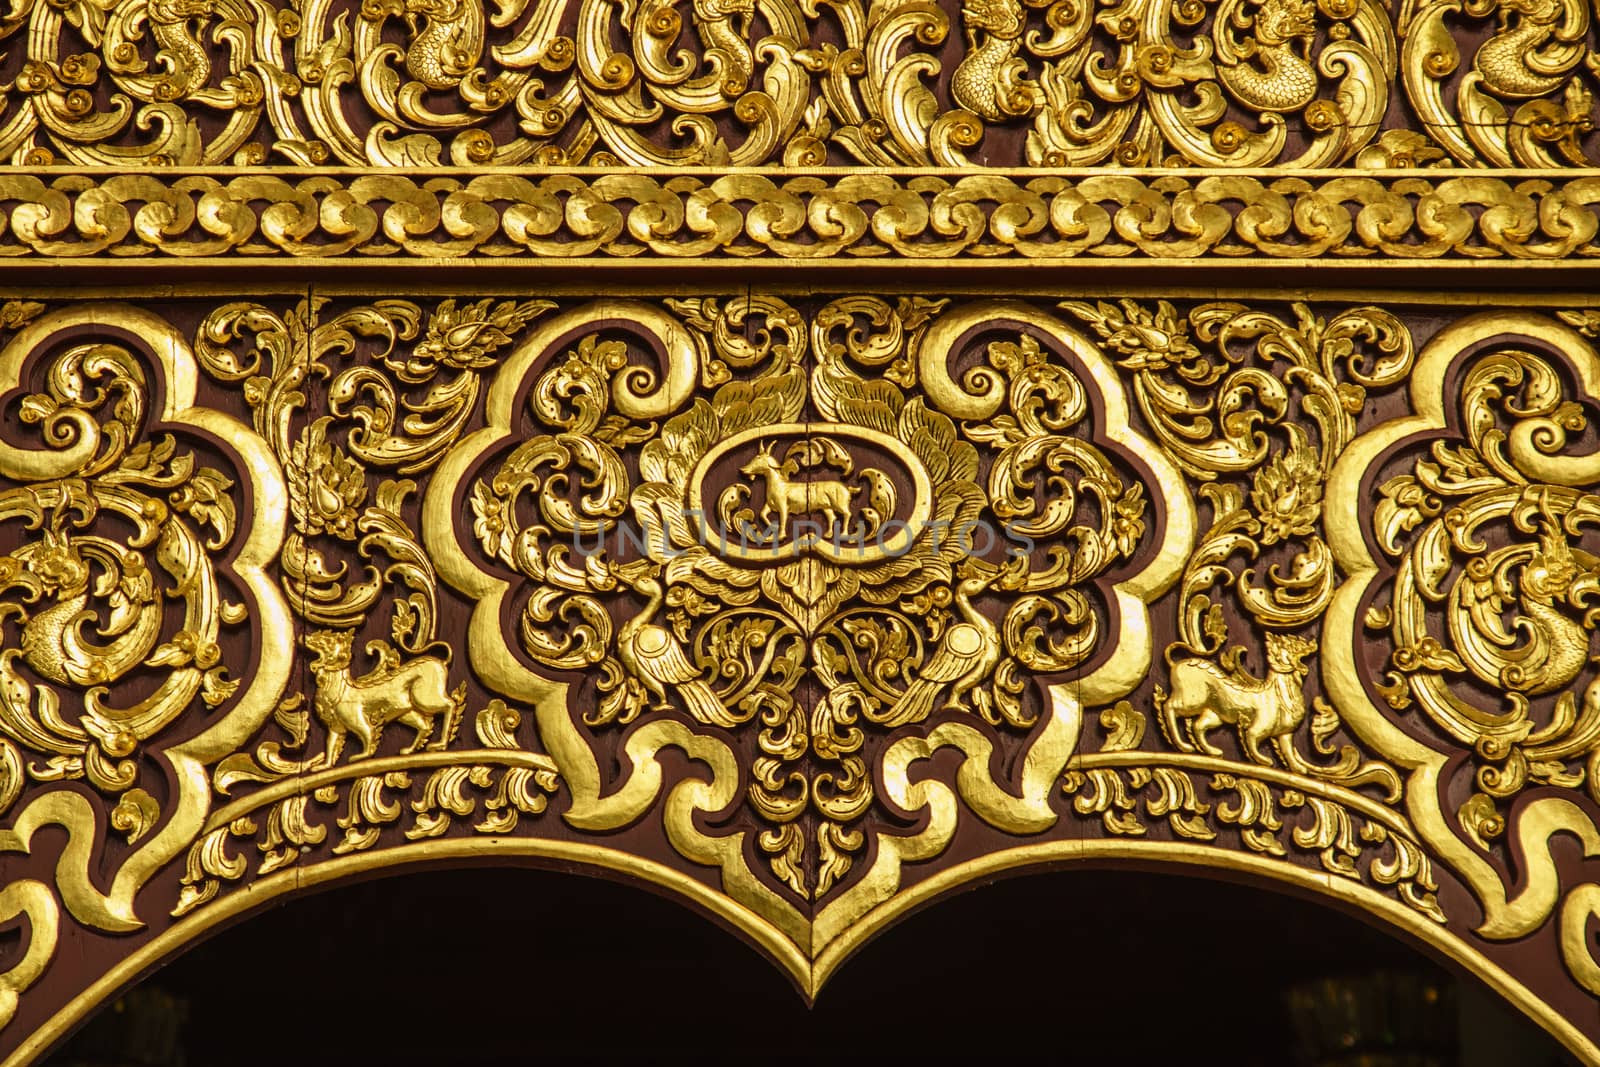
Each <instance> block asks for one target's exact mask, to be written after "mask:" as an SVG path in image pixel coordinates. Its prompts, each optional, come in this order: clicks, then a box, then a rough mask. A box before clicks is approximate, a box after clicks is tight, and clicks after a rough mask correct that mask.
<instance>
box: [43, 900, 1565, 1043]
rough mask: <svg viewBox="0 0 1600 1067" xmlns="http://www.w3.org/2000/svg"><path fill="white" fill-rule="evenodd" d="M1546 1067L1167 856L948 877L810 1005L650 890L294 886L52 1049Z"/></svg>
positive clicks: (1307, 929) (1272, 903)
mask: <svg viewBox="0 0 1600 1067" xmlns="http://www.w3.org/2000/svg"><path fill="white" fill-rule="evenodd" d="M1015 1052H1028V1053H1031V1054H1037V1053H1045V1052H1048V1053H1050V1054H1051V1055H1053V1056H1056V1057H1057V1058H1060V1059H1061V1060H1062V1061H1063V1062H1077V1063H1184V1064H1205V1063H1228V1064H1230V1065H1235V1067H1253V1065H1261V1067H1267V1065H1271V1067H1286V1065H1292V1064H1315V1065H1318V1067H1322V1065H1327V1067H1335V1065H1338V1067H1354V1065H1357V1064H1361V1065H1363V1067H1401V1065H1405V1067H1489V1065H1497V1067H1498V1065H1502V1064H1506V1063H1516V1064H1518V1065H1519V1067H1556V1065H1563V1067H1564V1065H1567V1064H1571V1063H1574V1062H1575V1061H1573V1060H1572V1059H1571V1058H1570V1057H1569V1056H1567V1054H1566V1053H1564V1052H1563V1051H1562V1050H1561V1049H1560V1047H1559V1046H1558V1045H1557V1043H1556V1042H1555V1041H1554V1039H1552V1038H1551V1037H1549V1036H1548V1035H1546V1034H1545V1033H1543V1032H1542V1031H1541V1030H1539V1029H1538V1027H1536V1026H1535V1025H1534V1024H1532V1023H1531V1022H1529V1021H1527V1020H1526V1019H1524V1018H1522V1017H1520V1016H1518V1015H1516V1014H1515V1013H1514V1012H1513V1010H1512V1009H1511V1008H1509V1006H1507V1005H1505V1004H1503V1003H1502V1002H1500V1001H1499V1000H1498V999H1497V998H1495V997H1494V996H1493V995H1492V994H1490V993H1489V992H1488V991H1487V990H1485V989H1483V988H1481V987H1480V986H1479V985H1478V984H1477V983H1476V982H1475V981H1473V980H1471V979H1470V978H1469V979H1462V978H1460V977H1458V976H1456V975H1454V974H1450V973H1447V972H1446V971H1444V970H1442V969H1441V968H1439V967H1438V966H1437V965H1436V964H1435V963H1433V962H1432V961H1431V960H1430V959H1428V958H1426V957H1425V956H1423V955H1422V954H1421V953H1419V952H1418V951H1416V950H1415V949H1413V948H1412V947H1411V946H1409V945H1407V944H1403V943H1401V942H1399V941H1397V940H1394V939H1393V938H1391V937H1390V936H1389V935H1387V934H1385V933H1382V932H1380V931H1378V930H1376V929H1374V928H1372V927H1369V926H1367V925H1365V924H1363V923H1361V922H1359V921H1358V920H1356V919H1353V918H1351V917H1349V916H1347V915H1345V914H1343V913H1340V912H1336V911H1333V910H1330V909H1328V908H1326V907H1324V906H1320V905H1317V904H1314V903H1311V902H1309V901H1305V900H1302V899H1299V898H1296V897H1291V896H1286V895H1284V894H1282V893H1278V892H1273V891H1268V890H1265V889H1261V888H1257V887H1253V886H1244V885H1238V884H1233V883H1224V882H1218V881H1212V880H1208V879H1202V878H1194V877H1185V876H1182V875H1175V874H1151V873H1144V872H1137V871H1105V870H1092V871H1081V870H1080V871H1073V872H1068V873H1052V874H1040V875H1030V876H1025V877H1018V878H1013V879H1007V880H1004V881H1001V882H998V883H995V884H992V885H988V886H984V887H982V888H980V889H979V890H977V891H975V892H968V893H962V894H959V895H957V896H955V897H952V898H950V899H947V900H944V901H942V902H940V903H938V904H936V905H934V906H933V907H931V908H929V909H926V910H924V911H922V912H920V913H918V914H915V915H913V916H911V917H910V918H908V919H906V920H905V921H904V922H902V923H900V924H899V925H898V926H896V927H894V928H893V929H890V930H888V931H887V932H885V933H884V934H883V935H882V936H880V937H879V938H877V939H876V940H875V941H873V942H872V943H871V944H870V945H869V946H868V947H867V948H866V949H864V950H863V951H862V952H861V953H860V955H859V956H858V957H857V958H855V959H853V960H852V961H850V962H849V963H848V964H847V965H846V966H845V967H844V968H843V969H842V970H841V971H840V972H839V973H838V974H837V975H836V976H835V977H834V978H833V979H832V980H831V982H830V983H829V984H828V985H827V986H826V987H825V988H824V989H823V990H822V992H821V995H820V996H819V998H818V1001H817V1003H816V1005H815V1006H814V1007H812V1008H809V1009H808V1008H807V1007H806V1005H805V1004H804V1002H803V1001H802V999H801V997H800V996H799V994H797V993H796V992H795V990H794V988H793V987H792V986H790V985H789V983H788V981H787V980H786V979H785V978H784V977H783V975H782V974H781V973H780V972H779V971H778V970H777V969H776V968H774V967H773V966H771V965H770V964H769V963H768V962H767V961H765V960H763V959H761V958H760V957H759V956H758V955H757V954H756V953H755V952H753V951H751V950H750V949H749V948H748V947H746V946H745V945H744V944H742V943H741V942H740V941H738V940H737V939H736V938H735V937H733V936H732V935H731V934H728V933H725V932H723V931H721V930H719V929H717V928H715V927H714V926H712V925H711V924H709V923H707V922H706V921H705V920H704V919H702V918H701V917H699V916H697V915H695V914H693V913H692V912H691V911H689V910H688V909H686V908H684V907H682V906H681V905H679V904H678V903H676V902H673V901H671V900H668V899H665V898H662V897H657V896H653V895H651V894H649V893H645V892H641V891H640V890H638V889H636V888H633V887H629V886H624V885H619V884H614V883H610V882H606V881H601V880H596V879H592V878H573V877H567V876H564V875H562V874H558V873H553V872H548V871H533V870H522V869H498V868H497V869H487V868H475V869H466V870H454V871H432V872H421V873H410V874H405V875H402V876H398V877H390V878H385V879H380V880H375V881H368V882H363V883H359V884H355V885H346V886H341V887H339V888H336V889H333V890H331V891H328V892H324V893H319V894H315V895H310V896H303V897H297V898H291V899H289V900H288V901H287V902H285V903H283V904H280V905H277V906H274V907H272V908H270V909H269V910H267V911H265V912H263V913H261V914H258V915H256V916H255V917H253V918H252V919H250V920H247V921H246V922H244V923H243V924H242V925H239V926H236V927H234V928H231V929H229V930H226V931H224V932H223V933H221V934H219V935H217V936H215V937H213V938H211V939H210V940H208V941H206V942H204V943H202V944H200V945H198V946H196V947H195V948H194V949H192V950H191V951H189V952H188V953H187V954H185V955H184V956H182V957H180V958H179V959H177V960H176V961H174V962H173V963H171V964H170V965H168V966H167V967H165V968H164V969H162V970H161V971H159V972H157V973H156V974H154V975H153V976H152V977H150V978H149V979H148V980H147V981H146V982H145V983H143V984H142V985H140V986H138V987H135V989H134V990H132V991H130V992H129V993H128V994H126V995H125V996H123V997H122V998H120V999H119V1000H117V1001H115V1002H113V1003H112V1004H110V1005H108V1006H107V1007H105V1008H103V1009H102V1010H101V1012H100V1013H99V1014H98V1015H96V1016H95V1017H94V1018H93V1019H91V1021H90V1022H89V1023H88V1024H87V1025H86V1026H85V1027H84V1028H83V1029H82V1030H81V1031H79V1033H78V1034H76V1035H75V1036H74V1037H73V1038H71V1039H70V1040H69V1041H68V1042H67V1044H66V1045H64V1046H63V1047H62V1048H60V1049H59V1050H58V1051H57V1052H56V1053H55V1054H54V1055H53V1056H51V1057H50V1058H48V1059H47V1060H46V1061H44V1062H46V1063H48V1064H50V1065H51V1067H90V1065H93V1067H169V1065H178V1064H188V1065H203V1064H229V1065H231V1067H256V1065H261V1067H265V1065H268V1064H271V1065H274V1067H276V1065H278V1064H282V1063H284V1062H293V1063H296V1064H300V1065H304V1067H318V1065H330V1067H331V1065H334V1064H338V1065H352V1064H383V1065H385V1067H400V1065H422V1064H430V1065H432V1064H469V1063H470V1064H489V1065H493V1064H513V1063H525V1062H535V1061H540V1062H570V1061H572V1060H582V1059H587V1060H599V1061H618V1062H662V1061H675V1060H681V1059H690V1058H692V1059H694V1060H696V1061H698V1062H742V1063H747V1062H773V1061H777V1062H797V1063H798V1062H806V1063H823V1062H831V1063H858V1062H859V1063H869V1062H882V1061H884V1060H897V1059H912V1060H918V1061H941V1060H951V1059H961V1060H971V1059H975V1058H990V1057H994V1056H998V1055H1004V1054H1007V1053H1015Z"/></svg>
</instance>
